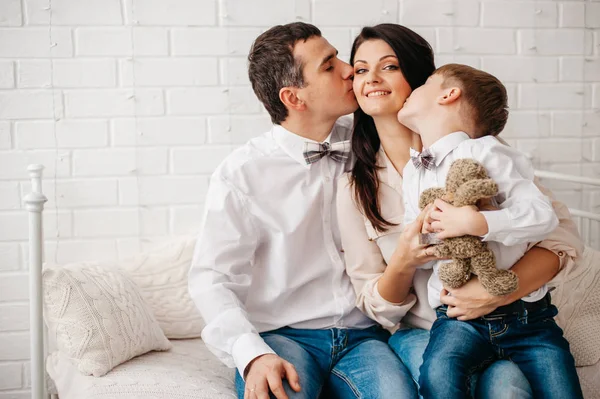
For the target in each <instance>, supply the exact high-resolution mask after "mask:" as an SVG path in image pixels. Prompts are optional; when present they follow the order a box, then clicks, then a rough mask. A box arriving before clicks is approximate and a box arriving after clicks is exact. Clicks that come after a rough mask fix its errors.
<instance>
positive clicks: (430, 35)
mask: <svg viewBox="0 0 600 399" xmlns="http://www.w3.org/2000/svg"><path fill="white" fill-rule="evenodd" d="M410 29H412V30H413V31H415V32H416V33H418V34H419V35H420V36H421V37H423V39H425V40H427V42H428V43H429V44H430V45H431V48H432V49H433V51H434V52H436V53H437V52H438V40H437V32H436V29H435V28H424V27H422V26H415V27H412V26H411V27H410ZM359 32H360V31H359ZM359 32H356V35H353V36H352V38H353V39H354V37H356V36H358V33H359ZM436 65H437V54H436Z"/></svg>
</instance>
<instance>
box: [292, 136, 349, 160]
mask: <svg viewBox="0 0 600 399" xmlns="http://www.w3.org/2000/svg"><path fill="white" fill-rule="evenodd" d="M303 155H304V160H305V161H306V164H307V165H310V164H311V163H315V162H317V161H318V160H319V159H321V158H323V157H324V156H326V155H329V156H330V157H331V158H332V159H333V160H334V161H337V162H346V161H347V160H348V157H349V156H350V140H345V141H338V142H337V143H331V144H330V143H327V142H323V143H315V142H312V141H306V142H304V153H303Z"/></svg>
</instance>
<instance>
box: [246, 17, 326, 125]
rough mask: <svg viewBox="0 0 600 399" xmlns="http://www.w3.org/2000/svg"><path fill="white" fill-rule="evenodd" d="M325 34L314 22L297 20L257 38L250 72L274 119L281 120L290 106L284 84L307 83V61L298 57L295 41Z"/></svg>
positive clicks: (283, 119) (264, 103) (250, 62)
mask: <svg viewBox="0 0 600 399" xmlns="http://www.w3.org/2000/svg"><path fill="white" fill-rule="evenodd" d="M313 36H317V37H320V36H321V31H320V30H319V28H317V27H316V26H314V25H310V24H306V23H303V22H294V23H290V24H287V25H277V26H274V27H272V28H271V29H269V30H267V31H266V32H264V33H263V34H261V35H260V36H258V37H257V38H256V40H255V41H254V44H253V45H252V48H251V49H250V54H249V55H248V76H249V77H250V83H252V89H253V90H254V93H255V94H256V97H258V99H259V100H260V102H262V103H263V105H264V106H265V108H266V109H267V112H269V115H271V121H272V122H273V123H275V124H280V123H281V122H283V121H285V119H286V118H287V116H288V110H287V108H286V107H285V105H283V103H282V102H281V100H280V99H279V91H280V90H281V89H282V88H284V87H303V86H304V85H305V82H304V78H303V75H302V68H303V64H302V62H301V60H297V59H294V54H293V51H294V45H295V44H296V42H298V41H300V40H304V41H306V40H308V39H309V38H311V37H313Z"/></svg>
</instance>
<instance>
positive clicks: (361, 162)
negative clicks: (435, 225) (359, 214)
mask: <svg viewBox="0 0 600 399" xmlns="http://www.w3.org/2000/svg"><path fill="white" fill-rule="evenodd" d="M376 39H380V40H383V41H384V42H386V43H387V44H388V45H389V46H390V47H391V48H392V50H394V53H395V54H396V57H398V63H399V66H400V70H401V71H402V74H403V75H404V78H405V79H406V81H407V82H408V84H409V85H410V88H411V89H412V90H414V89H416V88H417V87H419V86H421V85H423V84H424V83H425V81H426V80H427V78H428V77H429V76H430V75H431V74H432V73H433V71H434V70H435V65H434V62H433V50H432V49H431V46H430V45H429V43H428V42H427V41H426V40H425V39H423V38H422V37H421V36H420V35H418V34H417V33H415V32H413V31H412V30H410V29H408V28H406V27H404V26H402V25H397V24H380V25H376V26H368V27H364V28H363V29H362V31H361V32H360V34H359V35H358V36H357V37H356V39H355V40H354V44H353V45H352V52H351V53H350V64H351V65H354V57H355V55H356V51H357V50H358V48H359V47H360V45H361V44H363V43H364V42H366V41H369V40H376ZM380 145H381V143H380V141H379V136H378V135H377V129H376V128H375V122H374V121H373V118H372V117H371V116H369V115H367V114H365V113H364V112H363V111H362V110H361V109H360V108H359V109H358V110H357V111H356V112H355V113H354V134H353V135H352V152H353V153H354V154H355V156H356V163H355V164H354V167H353V168H352V172H351V175H350V183H351V185H352V187H353V190H354V200H355V201H356V203H357V204H358V206H359V207H360V208H362V210H363V214H364V215H365V216H366V217H367V218H368V219H369V221H370V222H371V223H372V224H373V227H374V228H375V229H376V230H378V231H386V230H387V229H388V228H389V227H391V226H394V225H395V224H394V223H391V222H388V221H387V220H385V219H384V218H383V217H382V216H381V212H380V208H379V198H378V195H377V192H378V190H379V180H378V178H377V169H378V167H377V151H379V146H380Z"/></svg>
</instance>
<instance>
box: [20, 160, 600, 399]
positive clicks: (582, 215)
mask: <svg viewBox="0 0 600 399" xmlns="http://www.w3.org/2000/svg"><path fill="white" fill-rule="evenodd" d="M43 169H44V167H43V166H42V165H30V166H29V167H28V168H27V170H28V171H29V177H30V179H31V188H32V189H31V193H29V194H27V196H26V197H25V208H26V209H27V211H28V212H29V292H30V321H31V327H30V328H31V343H30V345H31V397H32V399H47V398H49V397H51V396H52V397H56V395H50V396H49V395H48V393H47V385H46V372H45V367H44V363H45V359H46V352H45V348H44V339H45V334H44V332H45V327H44V321H43V318H42V303H43V302H42V301H43V291H42V263H43V258H44V256H43V254H44V241H43V231H42V212H43V210H44V204H45V203H46V201H47V198H46V197H45V196H44V194H43V192H42V171H43ZM536 176H538V177H540V178H542V179H551V180H558V181H564V182H570V183H581V184H587V185H592V186H596V187H600V179H594V178H588V177H581V176H573V175H567V174H560V173H553V172H547V171H536ZM570 211H571V214H572V215H573V217H574V218H576V221H578V226H579V229H580V231H581V233H582V237H583V238H584V240H586V241H588V240H589V239H590V237H589V236H588V235H589V233H590V232H591V229H592V227H591V226H592V225H593V223H597V224H598V226H599V227H600V215H598V214H594V213H591V212H586V211H582V210H579V209H570ZM586 244H589V241H588V242H586Z"/></svg>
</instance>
